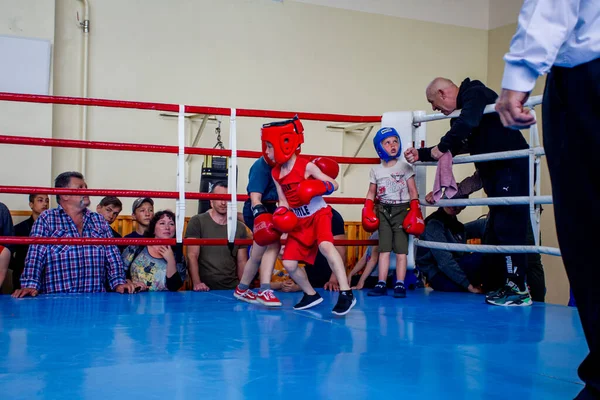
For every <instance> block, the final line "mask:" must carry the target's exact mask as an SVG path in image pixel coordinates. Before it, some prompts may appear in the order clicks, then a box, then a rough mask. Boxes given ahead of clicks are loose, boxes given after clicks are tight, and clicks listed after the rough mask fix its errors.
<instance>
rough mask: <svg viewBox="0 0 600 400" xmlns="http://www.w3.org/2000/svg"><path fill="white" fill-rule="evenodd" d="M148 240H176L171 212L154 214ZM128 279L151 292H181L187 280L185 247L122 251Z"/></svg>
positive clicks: (148, 247)
mask: <svg viewBox="0 0 600 400" xmlns="http://www.w3.org/2000/svg"><path fill="white" fill-rule="evenodd" d="M145 237H147V238H158V239H171V238H174V237H175V214H174V213H173V212H171V211H169V210H165V211H159V212H157V213H156V214H154V217H153V218H152V220H150V224H149V225H148V230H147V231H146V234H145ZM123 264H124V266H125V271H126V274H127V278H130V279H131V280H132V281H133V282H140V283H143V284H144V285H145V286H146V287H148V290H150V291H161V290H170V291H173V292H176V291H178V290H179V289H181V287H182V286H183V282H184V281H185V279H186V277H187V273H186V266H185V261H184V257H183V246H182V245H179V244H178V245H175V246H165V245H157V246H129V247H127V248H126V249H125V251H123Z"/></svg>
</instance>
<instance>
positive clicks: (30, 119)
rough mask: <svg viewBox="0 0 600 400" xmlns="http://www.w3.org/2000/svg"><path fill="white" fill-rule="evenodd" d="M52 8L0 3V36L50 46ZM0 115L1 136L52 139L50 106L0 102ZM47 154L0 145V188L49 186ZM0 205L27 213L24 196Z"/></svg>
mask: <svg viewBox="0 0 600 400" xmlns="http://www.w3.org/2000/svg"><path fill="white" fill-rule="evenodd" d="M54 8H55V4H54V0H36V1H34V0H0V10H2V11H1V12H0V35H5V36H15V37H23V38H34V39H42V40H49V41H51V42H54ZM0 59H2V55H1V54H0ZM49 90H50V93H52V87H50V88H49ZM0 115H2V118H0V133H1V134H3V135H21V136H36V137H51V136H52V106H51V105H40V104H27V103H14V102H6V101H2V102H0ZM50 154H51V150H50V149H49V148H47V147H31V146H28V147H25V146H15V145H5V144H2V145H0V184H1V185H24V186H48V185H50V183H51V179H52V178H51V173H50V168H49V166H50V162H51V158H50ZM0 201H2V202H3V203H5V204H6V205H7V206H8V207H9V209H11V210H25V209H28V206H27V203H28V200H27V196H25V195H8V194H1V195H0Z"/></svg>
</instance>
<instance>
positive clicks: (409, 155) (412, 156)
mask: <svg viewBox="0 0 600 400" xmlns="http://www.w3.org/2000/svg"><path fill="white" fill-rule="evenodd" d="M404 158H406V161H407V162H408V163H409V164H413V163H415V162H417V161H419V151H418V150H417V149H415V148H414V147H410V148H408V149H406V151H405V152H404Z"/></svg>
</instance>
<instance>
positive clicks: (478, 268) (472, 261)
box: [429, 253, 485, 292]
mask: <svg viewBox="0 0 600 400" xmlns="http://www.w3.org/2000/svg"><path fill="white" fill-rule="evenodd" d="M458 265H459V266H460V269H462V270H463V272H464V273H465V275H466V276H467V279H468V280H469V283H471V285H473V286H479V285H481V284H482V283H483V282H482V280H483V279H485V276H484V274H483V273H482V272H483V267H484V266H483V254H482V253H471V254H466V255H464V256H462V257H461V258H459V259H458ZM429 285H430V286H431V287H432V288H433V290H438V291H440V292H466V291H467V289H466V288H464V287H462V286H461V285H459V284H458V283H456V282H454V281H453V280H452V279H450V278H448V276H447V275H446V274H444V273H443V272H441V271H440V272H438V273H437V274H435V275H434V276H433V278H431V279H430V280H429Z"/></svg>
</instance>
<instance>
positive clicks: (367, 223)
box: [362, 199, 379, 232]
mask: <svg viewBox="0 0 600 400" xmlns="http://www.w3.org/2000/svg"><path fill="white" fill-rule="evenodd" d="M362 226H363V228H364V229H365V231H367V232H375V231H376V230H377V229H378V228H379V218H377V215H376V214H375V203H373V200H371V199H366V200H365V206H364V207H363V209H362Z"/></svg>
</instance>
